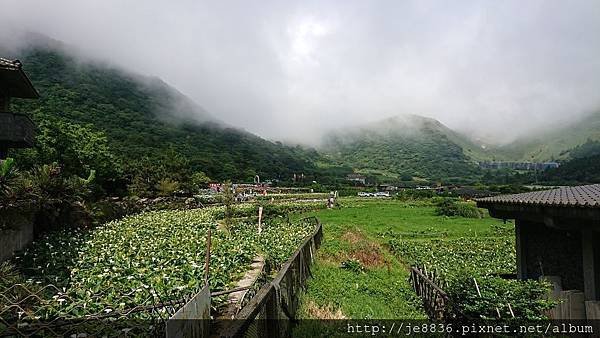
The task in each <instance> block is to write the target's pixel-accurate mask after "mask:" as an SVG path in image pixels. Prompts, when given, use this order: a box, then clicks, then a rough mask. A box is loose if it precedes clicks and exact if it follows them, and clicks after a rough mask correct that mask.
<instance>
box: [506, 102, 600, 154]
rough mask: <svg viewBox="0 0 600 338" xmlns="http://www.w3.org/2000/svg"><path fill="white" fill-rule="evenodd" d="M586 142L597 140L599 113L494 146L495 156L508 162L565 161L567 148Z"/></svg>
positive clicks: (598, 136) (599, 123)
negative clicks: (500, 145) (506, 143)
mask: <svg viewBox="0 0 600 338" xmlns="http://www.w3.org/2000/svg"><path fill="white" fill-rule="evenodd" d="M587 141H600V112H597V113H595V114H591V115H588V116H586V117H585V118H583V119H581V120H575V121H573V122H572V123H571V124H566V125H561V126H560V127H557V128H555V129H550V130H547V131H544V132H541V133H536V134H532V135H530V136H526V137H522V138H520V139H518V140H516V141H515V142H512V143H510V144H508V145H505V146H502V147H498V148H497V149H495V152H496V154H497V156H499V157H500V158H505V159H507V160H511V161H532V162H543V161H549V160H567V159H569V158H571V157H572V156H571V154H570V153H571V150H572V149H574V148H576V147H577V146H580V145H582V144H584V143H586V142H587Z"/></svg>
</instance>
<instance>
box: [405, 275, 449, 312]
mask: <svg viewBox="0 0 600 338" xmlns="http://www.w3.org/2000/svg"><path fill="white" fill-rule="evenodd" d="M409 280H410V284H411V285H412V287H413V289H414V290H415V292H416V293H417V295H419V297H421V299H422V300H423V306H424V307H425V312H427V315H428V316H429V318H431V319H436V320H442V319H447V318H446V317H447V316H448V295H447V294H446V292H445V291H444V290H443V289H442V288H441V286H440V285H443V286H447V284H446V283H445V282H444V281H443V280H442V279H441V278H440V277H439V275H438V274H437V273H436V272H435V271H427V268H426V267H425V266H423V267H418V266H412V267H411V268H410V279H409Z"/></svg>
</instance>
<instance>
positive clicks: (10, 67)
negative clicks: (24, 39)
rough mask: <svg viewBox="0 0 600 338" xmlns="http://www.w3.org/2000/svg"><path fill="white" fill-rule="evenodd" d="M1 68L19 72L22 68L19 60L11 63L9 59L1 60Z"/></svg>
mask: <svg viewBox="0 0 600 338" xmlns="http://www.w3.org/2000/svg"><path fill="white" fill-rule="evenodd" d="M0 68H2V69H6V70H19V69H20V68H21V62H19V61H18V60H15V61H10V60H7V59H3V58H0Z"/></svg>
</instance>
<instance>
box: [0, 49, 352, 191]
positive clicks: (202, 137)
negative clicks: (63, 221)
mask: <svg viewBox="0 0 600 338" xmlns="http://www.w3.org/2000/svg"><path fill="white" fill-rule="evenodd" d="M9 56H13V57H16V58H19V59H20V60H21V61H22V62H23V64H24V69H25V71H26V73H27V74H28V75H29V77H30V78H31V81H32V82H33V84H34V85H35V87H36V88H37V90H38V91H39V93H40V95H41V98H40V99H39V100H28V101H25V100H15V101H13V105H12V107H13V110H14V111H22V112H27V113H29V114H30V115H31V116H32V118H33V120H34V121H35V122H36V124H37V125H38V128H39V130H38V135H39V137H38V146H37V148H36V149H35V150H33V151H32V150H27V151H17V152H13V154H12V156H16V157H17V158H18V159H19V160H20V161H19V162H20V164H21V165H23V164H24V163H25V164H27V163H29V164H31V165H35V164H43V162H52V161H58V162H64V161H71V162H76V163H73V165H70V166H68V167H69V168H74V167H79V168H80V169H81V170H79V172H78V170H73V171H75V172H74V173H75V174H79V175H85V174H86V173H85V171H86V170H89V169H95V170H97V171H98V175H99V176H100V177H106V176H111V177H118V179H121V180H125V181H130V182H132V181H135V180H136V176H141V177H138V181H139V182H143V181H145V180H146V181H148V180H154V181H158V180H160V179H161V178H160V177H158V176H161V175H162V176H166V177H169V178H170V179H172V180H179V179H180V178H181V177H182V176H184V175H187V176H191V175H192V174H194V173H197V172H201V173H203V174H206V175H208V177H209V178H211V179H215V180H225V179H235V180H252V178H253V177H254V175H256V174H258V175H260V176H261V177H262V178H263V179H281V180H290V179H291V177H292V176H293V174H294V173H304V174H305V175H307V176H308V177H311V178H312V177H318V178H319V179H325V180H326V179H329V176H327V175H328V173H326V172H325V170H321V169H319V168H317V167H316V165H315V164H314V163H315V162H317V161H319V162H322V159H321V157H320V155H319V154H318V153H317V152H316V151H314V150H307V149H304V148H301V147H298V146H296V147H291V146H287V145H283V144H281V143H279V142H276V143H273V142H269V141H266V140H264V139H261V138H260V137H257V136H255V135H252V134H250V133H248V132H245V131H242V130H238V129H234V128H232V127H229V126H226V125H224V124H222V123H220V122H219V121H217V120H215V119H214V118H213V117H211V116H210V115H209V114H208V113H207V112H206V111H204V110H203V109H202V108H201V107H199V106H198V105H196V104H195V103H193V102H192V101H191V100H189V99H187V98H186V97H185V96H183V95H182V94H181V93H179V92H177V91H176V90H175V89H173V88H171V87H169V86H168V85H166V84H165V83H164V82H162V81H160V80H159V79H156V78H144V77H141V76H136V75H131V74H127V73H125V72H123V71H121V70H118V69H114V68H111V67H108V66H106V65H101V64H93V63H79V62H78V61H77V60H75V59H74V58H73V57H71V56H69V55H67V54H66V53H64V52H62V51H61V50H60V49H48V48H30V49H27V50H25V51H22V52H20V53H19V54H18V55H9ZM69 153H71V155H73V156H71V155H69ZM334 169H335V168H333V169H329V170H330V171H332V170H334ZM342 171H344V169H343V168H342ZM346 171H347V170H346ZM120 174H122V175H120ZM119 175H120V176H119ZM150 176H152V177H150ZM154 176H156V177H154ZM163 178H164V177H163Z"/></svg>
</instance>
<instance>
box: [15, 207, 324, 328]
mask: <svg viewBox="0 0 600 338" xmlns="http://www.w3.org/2000/svg"><path fill="white" fill-rule="evenodd" d="M311 207H317V205H316V204H315V205H303V206H297V205H292V204H281V205H277V206H274V205H273V206H271V208H270V209H269V208H267V210H269V212H270V215H271V216H269V217H268V218H267V219H266V221H265V222H264V226H263V231H262V233H261V235H258V233H257V222H256V211H257V208H258V206H257V205H250V204H248V205H240V206H236V207H234V209H233V211H234V217H235V218H233V220H232V221H231V222H230V225H228V226H225V225H224V224H223V222H222V221H220V220H221V219H222V217H223V215H224V208H223V207H213V208H206V209H195V210H183V211H154V212H147V213H142V214H139V215H134V216H129V217H125V218H123V219H121V220H119V221H113V222H110V223H107V224H105V225H103V226H101V227H98V228H96V229H94V230H92V231H85V230H73V229H71V230H63V231H59V232H54V233H50V234H48V235H46V236H45V237H44V238H41V239H40V240H38V241H36V242H35V243H33V244H32V245H31V246H30V247H29V249H27V250H26V251H24V252H22V253H21V254H19V255H18V256H17V257H15V259H14V264H15V265H16V267H17V269H18V272H19V273H21V274H22V275H23V276H24V278H25V279H26V283H27V284H28V285H31V286H35V285H36V284H37V285H46V284H48V283H51V284H53V285H56V286H58V287H59V288H61V289H62V290H63V291H64V293H65V295H67V296H68V298H67V297H63V298H62V299H61V298H60V297H58V298H57V299H55V301H50V302H49V303H48V304H45V307H44V311H43V313H41V315H48V316H50V315H54V316H56V315H58V316H81V315H86V314H96V313H98V312H99V311H108V312H110V311H114V310H119V309H128V308H131V307H133V306H138V305H151V304H145V302H147V301H148V299H149V298H148V295H152V298H150V299H159V300H160V301H161V302H168V301H173V300H179V299H181V298H182V297H183V296H184V295H188V294H190V293H192V292H194V290H196V289H197V288H198V287H199V286H200V285H201V284H203V279H204V273H205V272H204V261H205V249H206V237H207V232H208V229H211V233H212V248H211V252H212V254H211V262H210V276H209V283H210V285H211V289H213V290H219V289H226V288H228V287H229V286H230V285H231V284H232V282H234V281H236V280H237V279H238V278H239V277H240V276H241V275H242V274H243V272H245V271H246V269H247V268H248V266H249V264H250V263H251V262H252V259H253V258H254V257H255V256H257V255H259V254H261V255H263V256H265V257H266V259H267V260H268V261H269V262H270V263H271V264H270V265H271V266H275V267H277V266H278V265H280V264H282V263H283V262H284V261H285V260H286V259H287V257H288V256H289V255H290V254H291V253H292V252H293V251H294V250H295V249H296V247H297V246H298V245H299V244H300V243H301V241H302V239H303V238H304V237H306V236H307V235H308V234H309V233H310V232H311V231H312V230H313V226H314V224H312V223H309V222H308V221H299V222H294V223H293V224H290V223H288V222H286V221H285V219H284V217H280V216H281V215H284V214H286V213H287V212H289V211H294V210H296V209H297V208H300V210H305V209H306V208H311ZM65 299H69V300H73V303H74V304H66V302H65ZM75 305H77V306H75Z"/></svg>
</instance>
